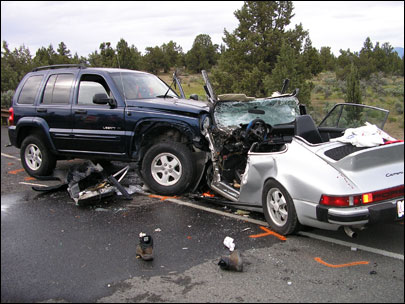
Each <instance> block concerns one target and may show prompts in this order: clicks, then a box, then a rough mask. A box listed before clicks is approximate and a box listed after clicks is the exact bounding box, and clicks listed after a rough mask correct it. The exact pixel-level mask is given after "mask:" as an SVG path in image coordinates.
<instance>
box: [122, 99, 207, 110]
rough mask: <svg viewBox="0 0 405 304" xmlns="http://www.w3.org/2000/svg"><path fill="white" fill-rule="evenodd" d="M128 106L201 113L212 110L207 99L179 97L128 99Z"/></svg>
mask: <svg viewBox="0 0 405 304" xmlns="http://www.w3.org/2000/svg"><path fill="white" fill-rule="evenodd" d="M126 102H127V105H128V107H141V108H150V109H161V110H167V111H176V112H177V111H178V112H189V113H193V114H199V113H201V112H204V111H205V112H210V111H211V104H210V103H208V102H206V101H199V100H192V99H177V98H150V99H137V100H127V101H126Z"/></svg>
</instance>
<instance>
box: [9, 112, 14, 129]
mask: <svg viewBox="0 0 405 304" xmlns="http://www.w3.org/2000/svg"><path fill="white" fill-rule="evenodd" d="M8 112H9V113H10V116H9V117H8V125H9V126H14V109H13V108H10V109H8Z"/></svg>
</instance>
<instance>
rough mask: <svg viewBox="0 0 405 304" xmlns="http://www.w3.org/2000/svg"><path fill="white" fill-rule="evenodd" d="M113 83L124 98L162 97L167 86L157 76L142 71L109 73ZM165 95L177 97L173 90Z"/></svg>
mask: <svg viewBox="0 0 405 304" xmlns="http://www.w3.org/2000/svg"><path fill="white" fill-rule="evenodd" d="M110 74H111V77H112V79H113V81H114V82H115V85H116V86H117V88H118V90H119V91H120V93H121V95H122V96H123V97H124V98H125V99H146V98H155V97H163V96H164V95H165V94H166V92H167V90H168V89H169V87H168V86H167V85H166V83H164V82H163V81H162V80H160V79H159V78H158V77H156V76H154V75H150V74H143V73H130V72H129V73H128V72H115V73H110ZM166 97H169V98H173V97H175V98H178V96H177V94H176V93H175V92H174V91H173V90H171V89H170V90H169V91H168V93H167V95H166Z"/></svg>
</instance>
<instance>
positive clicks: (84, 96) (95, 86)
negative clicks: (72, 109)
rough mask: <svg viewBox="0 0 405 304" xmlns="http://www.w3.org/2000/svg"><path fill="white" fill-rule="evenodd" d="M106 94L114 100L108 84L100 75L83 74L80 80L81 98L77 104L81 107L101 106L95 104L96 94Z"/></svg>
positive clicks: (79, 97)
mask: <svg viewBox="0 0 405 304" xmlns="http://www.w3.org/2000/svg"><path fill="white" fill-rule="evenodd" d="M101 93H103V94H106V95H107V96H108V97H110V98H113V96H112V93H111V90H110V88H109V87H108V85H107V82H106V81H105V80H104V78H103V77H101V76H100V75H93V74H83V75H82V77H81V78H80V84H79V96H78V98H77V103H78V104H79V105H93V106H100V105H97V104H95V103H93V97H94V95H95V94H101Z"/></svg>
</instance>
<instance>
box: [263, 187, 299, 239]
mask: <svg viewBox="0 0 405 304" xmlns="http://www.w3.org/2000/svg"><path fill="white" fill-rule="evenodd" d="M262 203H263V212H264V216H265V218H266V220H267V222H268V223H269V226H270V228H271V229H272V230H273V231H275V232H277V233H279V234H282V235H287V234H291V233H293V232H295V231H297V230H298V229H299V222H298V218H297V213H296V211H295V207H294V202H293V200H292V199H291V196H290V195H289V194H288V192H287V191H286V190H285V189H284V187H283V186H282V185H281V184H280V183H278V182H276V181H275V180H268V181H267V182H266V183H265V184H264V188H263V197H262Z"/></svg>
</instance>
